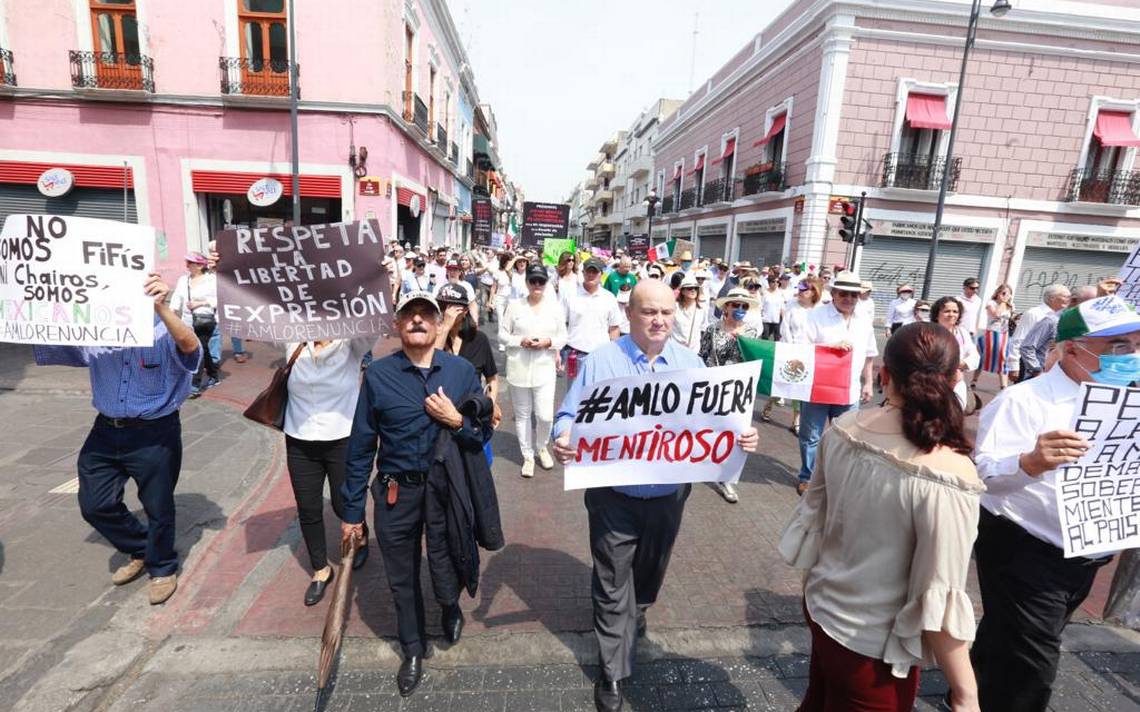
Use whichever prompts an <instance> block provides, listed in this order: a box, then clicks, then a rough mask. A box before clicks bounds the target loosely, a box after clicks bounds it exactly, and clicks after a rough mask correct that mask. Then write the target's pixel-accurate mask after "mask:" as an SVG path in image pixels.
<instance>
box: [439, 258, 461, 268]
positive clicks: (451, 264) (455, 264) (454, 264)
mask: <svg viewBox="0 0 1140 712" xmlns="http://www.w3.org/2000/svg"><path fill="white" fill-rule="evenodd" d="M443 268H444V269H463V268H462V267H460V266H459V260H456V259H451V260H448V261H447V263H446V264H445V265H444V266H443Z"/></svg>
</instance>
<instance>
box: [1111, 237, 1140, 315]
mask: <svg viewBox="0 0 1140 712" xmlns="http://www.w3.org/2000/svg"><path fill="white" fill-rule="evenodd" d="M1117 276H1118V277H1120V279H1121V281H1123V282H1124V283H1123V284H1121V285H1120V288H1119V289H1117V290H1116V294H1117V296H1119V297H1120V298H1121V299H1123V300H1124V301H1126V302H1128V303H1129V304H1131V305H1132V307H1133V308H1137V307H1140V243H1137V245H1136V247H1133V248H1132V252H1131V253H1130V254H1129V255H1128V259H1126V260H1125V261H1124V266H1123V267H1121V268H1120V274H1119V275H1117Z"/></svg>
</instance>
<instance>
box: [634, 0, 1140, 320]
mask: <svg viewBox="0 0 1140 712" xmlns="http://www.w3.org/2000/svg"><path fill="white" fill-rule="evenodd" d="M990 4H991V3H990V2H988V0H983V13H982V18H981V22H980V24H979V31H978V40H977V44H976V45H975V47H974V50H973V53H972V54H971V58H970V63H969V68H968V73H967V78H966V88H965V93H964V94H963V103H962V114H961V120H960V122H959V131H958V137H957V145H956V147H955V152H954V154H955V155H954V159H953V161H952V162H951V164H950V165H949V166H947V165H946V159H945V155H946V148H947V141H948V138H949V133H950V132H949V128H950V119H951V115H952V112H953V106H954V99H955V95H956V92H957V90H958V74H959V69H960V66H961V57H962V48H963V44H964V39H965V30H966V25H967V20H968V17H969V11H970V0H923V1H922V2H908V3H884V2H881V1H879V0H844V1H843V2H839V1H838V0H834V1H825V2H819V1H818V0H799V1H797V2H795V3H794V4H793V5H792V6H791V7H790V8H789V9H788V10H787V11H786V12H784V13H783V14H782V15H780V16H779V17H778V18H777V19H776V20H775V21H774V22H773V23H772V24H771V25H770V26H769V27H767V28H765V29H764V30H763V31H761V32H760V33H759V34H758V35H756V37H755V38H754V40H753V41H752V42H750V43H749V44H748V45H747V46H746V47H744V48H743V49H742V50H741V51H740V52H739V53H737V55H736V56H735V57H733V58H732V60H730V61H729V62H728V64H726V65H725V66H724V67H722V68H721V69H720V70H719V71H718V72H717V73H716V74H715V75H714V76H712V77H710V78H709V79H708V81H707V82H706V83H705V84H704V85H703V86H701V87H700V88H699V89H698V90H697V91H696V92H694V93H693V95H692V96H691V97H690V98H689V99H688V100H687V101H686V102H685V104H684V105H683V106H682V107H681V108H680V109H679V110H678V111H677V112H676V113H675V114H674V115H673V116H672V117H671V118H670V119H668V120H666V121H665V122H664V123H663V125H662V128H661V131H660V133H659V135H658V138H657V140H656V142H655V144H654V149H655V154H656V167H655V170H656V177H657V189H658V193H659V194H660V195H661V196H663V201H662V205H661V208H662V209H663V213H664V214H663V215H662V216H661V219H660V220H659V221H656V222H655V223H654V236H655V237H657V238H661V237H664V236H666V235H669V236H672V237H691V238H693V239H694V240H695V241H696V242H697V243H698V245H699V248H700V251H701V252H702V254H704V255H705V256H717V257H724V258H726V259H729V260H736V259H747V260H750V261H752V262H753V263H760V264H770V263H773V262H777V261H784V262H790V261H793V260H806V261H807V262H809V263H814V264H827V265H832V264H844V263H847V262H849V261H850V262H852V263H853V264H854V265H855V267H856V269H858V270H859V272H860V275H861V276H862V278H863V279H866V280H871V281H873V282H874V283H875V298H876V303H877V304H878V306H879V309H880V316H881V315H882V312H883V311H885V308H886V304H887V302H888V301H889V300H890V299H891V298H893V297H894V289H895V286H896V285H897V284H899V283H900V282H910V283H912V284H914V285H915V286H916V287H918V288H919V291H921V282H922V281H923V277H924V272H925V268H926V263H927V252H928V249H929V240H930V233H931V226H932V225H933V222H934V211H935V205H936V202H937V198H938V186H939V182H940V180H941V176H942V172H943V171H945V170H949V171H950V193H949V195H948V199H947V201H946V210H945V217H944V221H943V225H944V227H943V231H942V233H941V239H940V242H939V250H938V261H937V263H936V266H937V269H936V271H935V275H934V281H933V284H932V289H931V294H932V296H934V297H938V296H944V295H953V294H957V293H958V292H959V291H960V289H961V284H962V281H963V279H965V278H966V277H970V276H976V277H978V278H979V279H981V280H982V284H983V292H985V295H986V296H988V295H989V294H990V293H992V292H993V291H994V289H995V287H996V286H997V285H998V284H1000V283H1003V282H1008V283H1010V284H1011V285H1013V287H1014V293H1015V299H1016V302H1017V305H1018V308H1019V309H1022V308H1027V307H1030V306H1033V305H1034V304H1036V303H1038V302H1039V301H1040V295H1041V291H1042V289H1043V288H1044V287H1045V286H1047V285H1049V284H1051V283H1054V282H1062V283H1065V284H1068V285H1070V286H1077V285H1083V284H1090V283H1095V282H1096V281H1097V280H1098V279H1100V278H1102V277H1104V276H1111V275H1115V273H1116V272H1117V271H1118V270H1119V268H1120V266H1121V264H1122V263H1123V261H1124V258H1125V256H1126V254H1127V252H1128V251H1129V250H1130V249H1131V248H1132V247H1133V246H1134V245H1135V244H1136V242H1137V241H1138V240H1140V171H1137V170H1134V162H1135V159H1136V155H1135V154H1136V149H1137V147H1138V146H1140V138H1138V136H1140V53H1137V50H1136V47H1137V46H1138V45H1140V10H1138V9H1137V5H1136V3H1135V1H1134V0H1091V1H1088V2H1072V1H1068V0H1013V3H1012V4H1013V10H1012V11H1011V12H1009V14H1007V15H1006V16H1005V17H1004V18H997V17H992V16H990V15H989V14H988V13H987V12H985V10H986V9H988V8H989V5H990ZM863 192H866V194H867V199H868V200H867V211H866V217H867V218H868V219H869V220H870V221H871V223H873V225H874V230H873V234H874V239H873V241H872V242H871V243H870V244H868V245H866V246H865V247H863V248H861V249H860V250H859V251H858V253H857V254H855V255H848V244H847V243H845V242H843V241H842V240H841V239H840V237H839V234H838V228H839V215H838V214H836V213H837V208H838V205H839V201H840V200H841V199H850V198H857V197H858V196H859V195H860V194H861V193H863Z"/></svg>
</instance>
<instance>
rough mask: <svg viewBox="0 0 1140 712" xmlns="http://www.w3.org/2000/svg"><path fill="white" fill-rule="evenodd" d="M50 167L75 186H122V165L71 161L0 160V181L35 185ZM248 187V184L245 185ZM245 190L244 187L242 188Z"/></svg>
mask: <svg viewBox="0 0 1140 712" xmlns="http://www.w3.org/2000/svg"><path fill="white" fill-rule="evenodd" d="M51 168H66V169H67V170H68V171H70V172H71V175H73V176H74V177H75V187H76V188H118V189H119V190H122V188H123V173H124V170H123V167H122V166H79V165H75V164H72V163H25V162H23V161H0V183H26V184H28V185H35V184H36V182H37V181H38V180H39V179H40V175H41V174H42V173H43V172H44V171H46V170H48V169H51ZM125 172H126V180H127V187H129V188H134V187H135V177H134V172H133V171H132V170H131V169H130V168H127V169H126V171H125ZM246 187H247V188H248V187H249V186H248V185H247V186H246ZM242 192H243V193H244V192H245V188H243V189H242Z"/></svg>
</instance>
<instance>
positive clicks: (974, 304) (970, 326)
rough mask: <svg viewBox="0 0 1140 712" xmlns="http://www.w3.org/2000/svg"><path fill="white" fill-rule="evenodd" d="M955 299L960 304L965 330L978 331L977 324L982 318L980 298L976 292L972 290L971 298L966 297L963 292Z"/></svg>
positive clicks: (973, 332)
mask: <svg viewBox="0 0 1140 712" xmlns="http://www.w3.org/2000/svg"><path fill="white" fill-rule="evenodd" d="M955 299H957V300H958V303H959V304H961V305H962V322H961V324H962V326H964V327H966V331H968V332H970V333H971V334H976V333H978V324H979V322H980V321H981V318H982V304H983V300H982V298H981V297H980V296H978V293H977V292H974V296H973V298H970V297H967V296H966V295H965V293H963V294H959V295H958V296H957V297H955Z"/></svg>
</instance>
